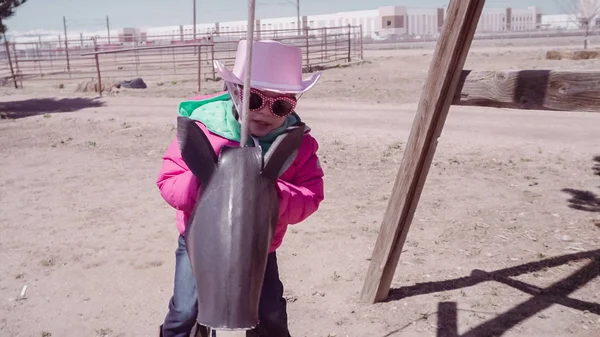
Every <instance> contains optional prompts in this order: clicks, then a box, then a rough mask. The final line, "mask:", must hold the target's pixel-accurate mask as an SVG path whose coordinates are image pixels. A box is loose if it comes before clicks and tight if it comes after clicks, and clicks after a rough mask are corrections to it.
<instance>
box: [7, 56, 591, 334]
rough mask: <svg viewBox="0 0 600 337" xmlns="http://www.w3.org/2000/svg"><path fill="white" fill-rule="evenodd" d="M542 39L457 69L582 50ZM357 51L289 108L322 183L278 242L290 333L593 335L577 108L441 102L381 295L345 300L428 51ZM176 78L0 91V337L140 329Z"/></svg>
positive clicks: (152, 294) (150, 324) (365, 257)
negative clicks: (431, 150) (316, 158)
mask: <svg viewBox="0 0 600 337" xmlns="http://www.w3.org/2000/svg"><path fill="white" fill-rule="evenodd" d="M545 50H546V49H543V48H539V47H522V48H514V47H510V48H509V47H507V48H498V47H480V48H476V49H473V51H472V52H471V54H470V56H469V59H468V61H467V68H469V69H519V68H520V69H532V68H537V69H542V68H551V69H598V66H599V65H600V60H595V61H547V60H544V59H543V55H544V53H545ZM366 56H367V61H368V63H367V64H364V65H361V66H356V67H350V68H344V69H332V70H328V71H327V72H326V73H325V76H324V78H323V81H322V83H321V84H320V85H319V86H318V87H317V88H315V90H314V91H312V92H311V93H310V94H308V95H306V96H305V97H304V98H303V99H302V101H301V104H300V107H299V112H300V114H301V115H302V116H303V118H304V119H305V121H306V122H307V123H308V124H309V125H310V126H311V128H312V129H313V134H314V135H315V136H316V137H317V139H318V140H319V141H320V146H321V147H320V151H319V154H320V156H321V158H322V165H323V167H324V169H325V172H326V181H325V182H326V200H325V201H324V202H323V204H322V206H321V208H320V210H319V211H318V212H317V213H316V214H315V215H314V216H312V217H310V218H309V219H308V220H307V221H305V222H304V223H302V224H299V225H296V226H294V227H292V228H291V229H290V231H289V232H288V235H287V236H286V239H285V242H284V244H283V246H282V248H281V249H280V250H279V260H280V272H281V277H282V279H283V281H284V283H285V286H286V297H287V298H288V300H289V306H288V308H289V316H290V326H291V330H292V334H293V336H319V337H326V336H338V337H343V336H361V337H362V336H381V337H385V336H454V337H456V336H499V335H502V336H590V337H592V336H599V335H600V304H599V303H600V281H599V278H598V274H600V250H599V244H600V197H599V196H598V195H599V194H600V157H599V156H600V137H598V126H599V125H600V115H598V114H593V113H583V112H577V113H575V112H546V111H544V112H542V111H518V110H504V109H489V108H477V107H469V108H467V107H453V108H452V109H451V112H450V115H449V117H448V121H447V124H446V127H445V129H444V132H443V135H442V138H441V139H440V145H439V146H438V150H437V153H436V156H435V158H434V163H433V166H432V169H431V171H430V174H429V178H428V180H427V183H426V185H425V189H424V192H423V195H422V197H421V203H420V205H419V207H418V209H417V212H416V215H415V219H414V222H413V226H412V229H411V232H410V233H409V235H408V239H407V243H406V245H405V247H404V249H405V250H404V252H403V254H402V256H401V260H400V263H399V265H398V269H397V272H396V275H395V278H394V281H393V288H394V289H393V290H392V292H391V294H390V297H389V300H388V301H385V302H384V303H378V304H375V305H369V304H364V303H361V302H360V301H359V292H360V290H361V288H362V284H363V282H364V279H365V276H366V271H367V268H368V264H369V259H370V255H371V252H372V249H373V246H374V243H375V240H376V237H377V232H378V229H379V225H380V222H381V219H382V217H383V212H384V209H385V207H386V206H387V201H388V196H389V194H390V191H391V187H392V184H393V181H394V178H395V175H396V172H397V169H398V165H399V162H400V160H401V158H402V154H403V149H404V147H405V143H406V140H407V138H408V134H409V131H410V127H411V124H412V120H413V117H414V111H415V107H416V103H415V102H416V101H417V100H418V98H419V95H420V89H421V85H422V83H423V81H424V78H425V76H426V73H427V68H428V65H429V63H428V62H429V60H430V58H431V50H416V51H415V50H407V51H369V52H368V53H367V55H366ZM36 83H44V82H36ZM26 84H27V83H26ZM151 84H152V83H151ZM210 85H212V86H211V87H207V88H205V90H206V91H205V92H210V91H211V90H215V89H216V88H217V84H210ZM193 88H194V83H193V81H192V80H190V82H187V83H186V82H183V83H182V82H179V83H178V84H176V85H170V86H164V85H163V86H161V87H157V86H155V85H150V87H149V88H148V89H147V90H144V91H131V90H125V91H121V92H120V93H118V94H111V95H108V96H105V97H104V98H95V97H93V96H85V95H81V94H75V93H73V91H72V90H71V87H69V86H67V87H65V89H63V90H57V89H56V88H55V87H53V86H52V85H50V84H48V85H47V86H46V87H45V88H44V87H42V86H41V85H26V88H25V89H23V90H18V91H15V90H11V89H8V88H3V89H2V91H1V94H2V97H0V100H1V101H2V103H0V107H1V110H0V112H1V113H3V114H4V115H5V116H8V117H11V118H9V119H2V120H0V144H1V145H0V157H1V164H0V177H2V179H1V180H0V184H1V188H0V205H1V206H0V207H1V208H0V232H1V233H2V235H0V274H1V275H2V277H0V303H1V305H0V336H36V337H37V336H43V337H49V336H53V337H56V336H92V337H96V336H119V337H125V336H156V335H157V334H156V331H157V326H158V325H159V324H160V323H161V322H162V319H163V317H164V314H165V312H166V310H167V301H168V299H169V297H170V295H171V292H172V278H173V268H174V251H175V248H176V238H177V232H176V229H175V223H174V215H175V213H174V211H173V209H171V208H169V206H167V205H166V203H165V202H164V201H163V200H162V199H161V197H160V195H159V193H158V190H157V188H156V185H155V179H156V176H157V173H158V169H159V166H160V163H161V156H162V154H163V151H164V150H165V148H166V146H167V145H168V143H169V142H170V140H171V139H172V137H173V136H174V123H175V115H176V106H177V103H178V102H179V100H180V99H181V98H182V97H189V96H190V95H193V94H194V89H193ZM7 102H10V103H7ZM17 117H19V118H17ZM24 286H27V291H26V296H25V297H20V293H21V291H22V289H23V287H24Z"/></svg>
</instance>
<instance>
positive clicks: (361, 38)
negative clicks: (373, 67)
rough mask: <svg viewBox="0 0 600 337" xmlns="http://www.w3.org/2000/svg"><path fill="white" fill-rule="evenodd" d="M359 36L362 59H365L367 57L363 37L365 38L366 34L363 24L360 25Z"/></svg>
mask: <svg viewBox="0 0 600 337" xmlns="http://www.w3.org/2000/svg"><path fill="white" fill-rule="evenodd" d="M359 38H360V59H361V60H364V59H365V57H364V47H363V38H364V36H363V28H362V25H360V36H359Z"/></svg>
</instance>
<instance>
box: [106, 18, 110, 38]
mask: <svg viewBox="0 0 600 337" xmlns="http://www.w3.org/2000/svg"><path fill="white" fill-rule="evenodd" d="M106 33H107V35H108V44H110V23H109V22H108V15H107V16H106Z"/></svg>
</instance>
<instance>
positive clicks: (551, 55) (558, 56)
mask: <svg viewBox="0 0 600 337" xmlns="http://www.w3.org/2000/svg"><path fill="white" fill-rule="evenodd" d="M546 60H562V53H561V52H560V51H558V50H549V51H547V52H546Z"/></svg>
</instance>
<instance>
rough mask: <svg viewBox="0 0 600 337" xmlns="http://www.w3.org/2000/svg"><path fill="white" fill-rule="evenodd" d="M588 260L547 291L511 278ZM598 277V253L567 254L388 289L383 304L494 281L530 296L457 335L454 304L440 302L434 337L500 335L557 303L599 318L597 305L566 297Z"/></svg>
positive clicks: (599, 265)
mask: <svg viewBox="0 0 600 337" xmlns="http://www.w3.org/2000/svg"><path fill="white" fill-rule="evenodd" d="M583 259H589V260H591V261H590V262H588V263H587V264H586V265H585V266H583V267H582V268H580V269H578V270H577V271H575V272H574V273H573V274H571V275H570V276H568V277H566V278H564V279H562V280H560V281H558V282H556V283H554V284H552V285H551V286H549V287H547V288H539V287H536V286H533V285H530V284H527V283H525V282H522V281H518V280H514V279H512V278H511V277H513V276H518V275H521V274H525V273H532V272H535V271H538V270H541V269H545V268H552V267H557V266H560V265H563V264H566V263H568V262H571V261H576V260H583ZM599 275H600V250H592V251H587V252H580V253H574V254H567V255H562V256H557V257H552V258H548V259H544V260H541V261H535V262H530V263H526V264H522V265H519V266H515V267H510V268H505V269H500V270H496V271H493V272H485V271H482V270H474V271H473V272H472V273H471V275H470V276H467V277H462V278H457V279H453V280H446V281H438V282H427V283H421V284H416V285H413V286H409V287H402V288H397V289H392V291H391V292H390V296H389V297H388V299H387V301H394V300H399V299H403V298H407V297H412V296H417V295H424V294H430V293H434V292H440V291H448V290H456V289H460V288H465V287H470V286H474V285H477V284H479V283H481V282H487V281H496V282H500V283H503V284H505V285H508V286H510V287H513V288H515V289H518V290H521V291H523V292H525V293H528V294H530V295H532V296H533V297H532V298H531V299H529V300H527V301H525V302H523V303H521V304H519V305H517V306H515V307H514V308H512V309H510V310H508V311H507V312H505V313H503V314H500V315H499V316H497V317H495V318H493V319H491V320H488V321H486V322H484V323H482V324H480V325H478V326H476V327H474V328H472V329H470V330H469V331H467V332H465V333H464V334H461V335H459V334H458V330H457V329H458V315H457V311H458V310H457V308H456V303H455V302H441V303H439V304H438V332H437V337H475V336H501V335H502V334H504V333H505V332H507V331H508V330H510V329H511V328H513V327H514V326H516V325H517V324H519V323H521V322H523V321H525V320H526V319H528V318H530V317H532V316H534V315H535V314H537V313H539V312H540V311H542V310H545V309H547V308H548V307H550V306H552V305H554V304H560V305H563V306H566V307H569V308H572V309H575V310H580V311H585V310H587V311H589V312H591V313H594V314H597V315H600V304H598V303H593V302H587V301H583V300H578V299H573V298H569V297H568V295H569V294H571V293H573V292H574V291H576V290H577V289H579V288H581V287H583V286H585V285H586V284H587V283H588V282H590V281H592V280H593V279H594V278H596V277H598V276H599Z"/></svg>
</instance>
